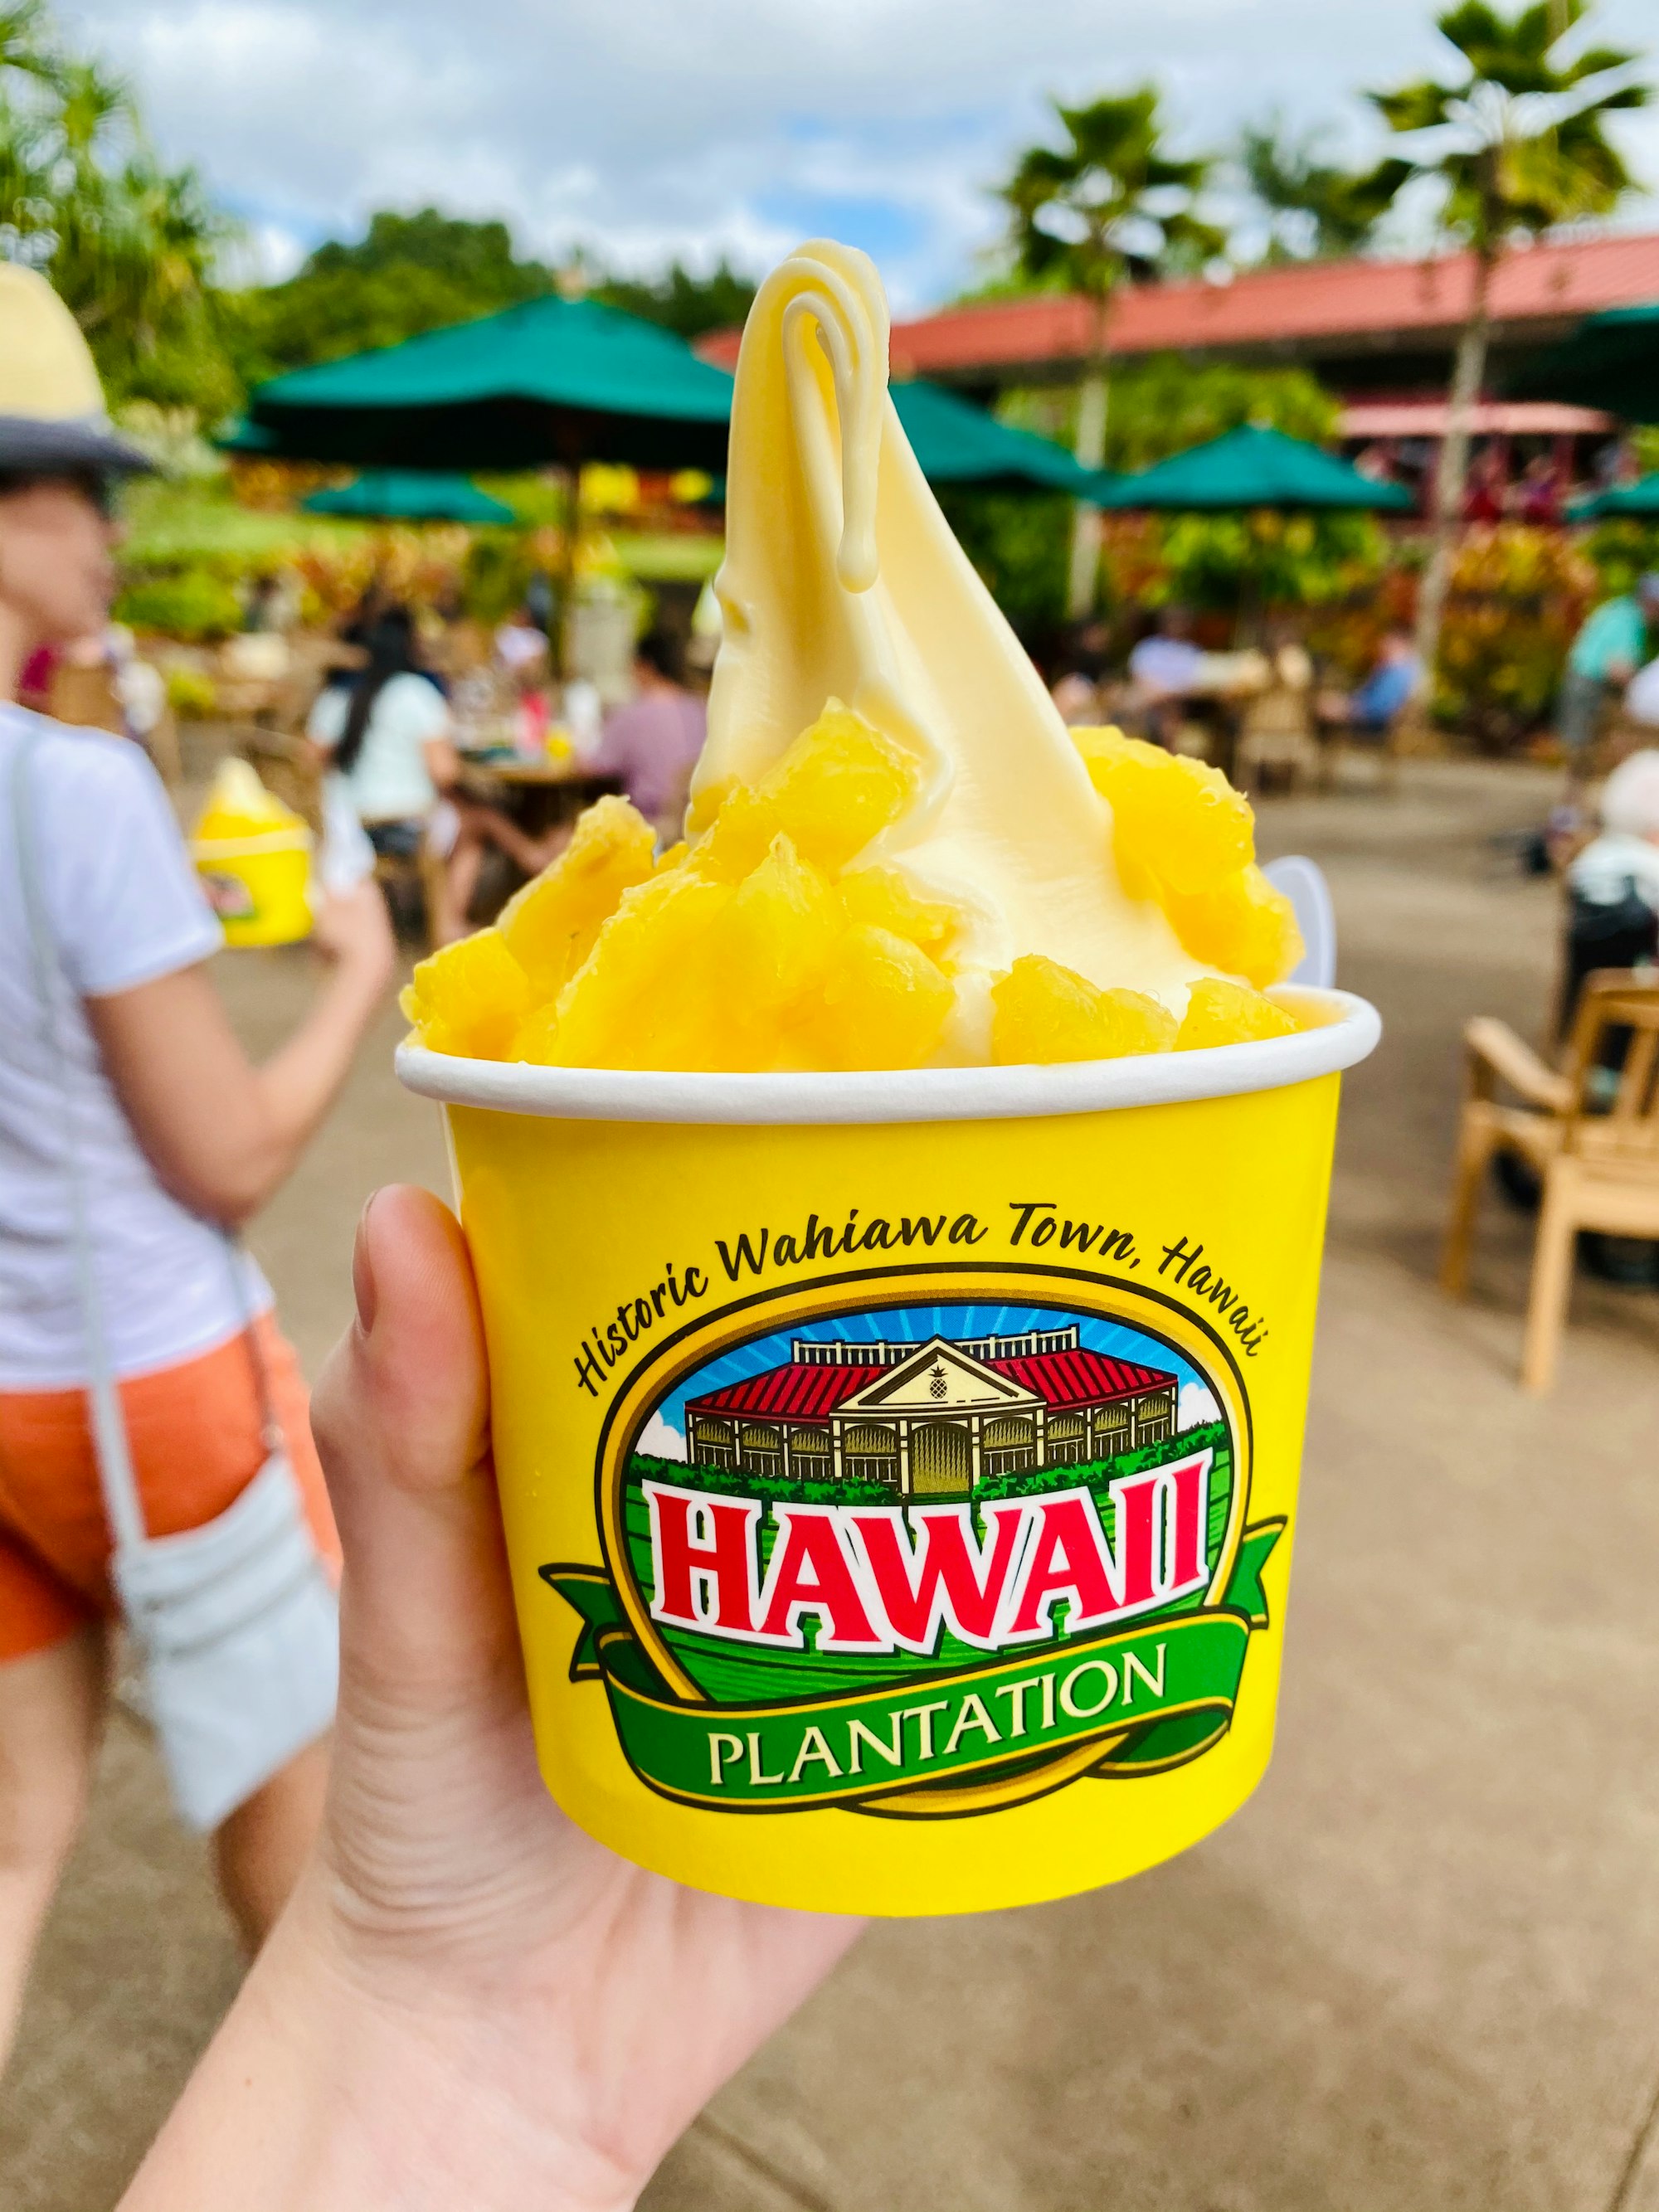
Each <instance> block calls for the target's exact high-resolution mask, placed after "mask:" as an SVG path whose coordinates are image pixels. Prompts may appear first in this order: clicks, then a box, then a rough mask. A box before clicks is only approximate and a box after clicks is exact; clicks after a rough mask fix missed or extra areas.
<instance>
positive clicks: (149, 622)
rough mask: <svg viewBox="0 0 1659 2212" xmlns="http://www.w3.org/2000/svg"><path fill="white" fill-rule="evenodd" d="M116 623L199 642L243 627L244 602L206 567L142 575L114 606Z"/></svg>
mask: <svg viewBox="0 0 1659 2212" xmlns="http://www.w3.org/2000/svg"><path fill="white" fill-rule="evenodd" d="M114 612H115V619H116V621H117V622H123V623H128V624H130V626H131V628H132V629H143V630H159V631H161V633H162V635H165V636H167V637H178V638H185V639H187V640H189V641H191V642H195V641H199V640H201V639H204V638H216V637H228V636H229V635H230V634H231V632H232V631H233V630H235V629H240V627H241V622H242V603H241V600H240V599H239V598H238V596H237V593H236V590H235V587H234V585H232V584H231V583H230V582H228V580H227V579H226V578H224V577H223V576H220V575H215V574H212V573H211V572H210V570H208V569H205V568H190V569H185V570H184V571H182V572H181V573H180V574H178V575H173V576H149V577H138V578H135V579H134V580H133V581H132V582H131V583H129V584H128V585H127V586H126V587H125V590H124V591H123V592H121V594H120V597H119V598H118V599H117V600H116V602H115V610H114Z"/></svg>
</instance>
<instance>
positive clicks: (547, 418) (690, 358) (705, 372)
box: [227, 295, 732, 473]
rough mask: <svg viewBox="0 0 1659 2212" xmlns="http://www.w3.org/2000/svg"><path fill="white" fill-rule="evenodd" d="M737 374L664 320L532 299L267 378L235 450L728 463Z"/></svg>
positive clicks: (525, 465) (503, 465) (296, 456)
mask: <svg viewBox="0 0 1659 2212" xmlns="http://www.w3.org/2000/svg"><path fill="white" fill-rule="evenodd" d="M731 405H732V380H731V378H730V377H729V376H728V375H727V374H726V372H725V371H724V369H719V368H712V367H711V366H710V365H709V363H708V362H704V361H699V360H698V358H697V356H696V354H694V353H693V352H692V350H691V349H690V346H688V345H687V344H685V343H684V341H683V340H682V339H679V338H677V337H674V336H673V334H672V333H671V331H665V330H659V328H658V327H657V325H655V324H654V323H647V322H642V321H641V319H639V317H638V316H636V315H625V314H623V313H620V311H619V310H617V308H615V307H600V306H599V305H598V304H597V303H596V302H595V301H591V300H562V299H559V298H557V297H556V296H554V295H549V296H548V297H546V298H544V299H539V300H528V301H525V302H524V303H523V304H522V305H521V306H520V307H508V308H507V309H506V310H505V311H504V312H503V313H501V314H498V315H486V316H484V317H483V319H481V320H479V321H477V322H471V323H458V324H455V325H452V326H451V327H450V328H449V329H447V330H441V331H428V332H426V334H425V335H424V336H422V337H416V338H409V339H406V340H405V341H404V343H403V344H402V345H396V346H388V347H386V348H384V349H381V350H380V351H378V352H375V353H364V354H356V355H354V356H352V357H351V358H350V359H349V360H346V361H333V362H325V363H323V364H322V365H321V366H320V367H319V368H301V369H295V371H294V372H293V374H290V375H288V376H279V377H277V378H276V379H275V380H273V381H272V382H270V383H269V384H262V385H261V386H259V387H258V390H257V391H256V392H254V393H253V395H252V399H251V400H250V402H249V405H248V421H247V423H246V426H245V428H243V430H242V431H241V433H240V435H236V434H233V435H232V437H231V438H230V439H229V440H228V441H227V442H228V444H229V445H230V447H231V449H232V450H233V451H240V452H250V451H251V452H262V453H272V454H276V455H278V456H280V457H281V458H283V459H290V460H313V461H350V462H355V463H356V464H357V465H360V466H362V467H365V468H377V467H378V468H404V469H441V470H455V469H468V470H472V469H481V470H489V471H498V472H502V473H505V472H507V471H513V470H517V469H530V468H539V467H543V466H544V465H547V464H548V463H550V462H564V463H566V464H568V465H577V464H580V462H582V461H590V460H592V461H624V462H631V463H633V464H634V465H635V466H637V467H641V468H697V467H702V468H709V469H719V468H723V467H724V466H725V465H726V418H727V416H728V415H729V413H730V411H731Z"/></svg>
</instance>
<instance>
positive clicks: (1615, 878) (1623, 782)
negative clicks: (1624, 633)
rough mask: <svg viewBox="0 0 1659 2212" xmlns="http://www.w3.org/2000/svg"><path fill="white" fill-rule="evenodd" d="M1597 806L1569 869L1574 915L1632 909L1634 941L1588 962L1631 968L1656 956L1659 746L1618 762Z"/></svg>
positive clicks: (1630, 913) (1568, 881) (1658, 891)
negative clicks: (1592, 830) (1596, 829)
mask: <svg viewBox="0 0 1659 2212" xmlns="http://www.w3.org/2000/svg"><path fill="white" fill-rule="evenodd" d="M1655 665H1659V663H1656V664H1655ZM1598 811H1599V813H1600V815H1601V830H1600V833H1599V834H1598V835H1597V836H1595V837H1593V838H1592V839H1591V840H1590V842H1589V844H1588V845H1586V846H1585V848H1584V849H1583V852H1582V853H1580V854H1578V856H1577V859H1576V860H1574V861H1573V863H1572V865H1571V867H1570V868H1569V869H1568V871H1567V888H1568V890H1569V891H1570V892H1571V895H1572V900H1573V905H1574V908H1575V921H1577V909H1578V908H1580V907H1585V908H1593V909H1595V910H1596V911H1597V912H1599V913H1600V914H1601V915H1602V916H1604V917H1605V916H1606V915H1607V914H1609V913H1610V912H1612V911H1613V909H1615V908H1617V909H1619V910H1620V911H1625V910H1626V909H1628V910H1629V917H1630V920H1631V937H1632V942H1631V944H1630V945H1629V946H1628V947H1627V948H1626V949H1625V951H1620V952H1619V954H1618V957H1608V958H1607V959H1600V960H1596V961H1595V962H1593V963H1590V964H1591V965H1594V966H1595V967H1600V968H1629V967H1632V966H1634V965H1635V964H1636V963H1637V962H1638V960H1641V959H1644V958H1646V959H1651V957H1653V952H1654V940H1655V927H1656V920H1659V748H1656V747H1654V746H1651V745H1649V746H1644V748H1643V750H1641V751H1640V752H1635V753H1631V754H1629V755H1627V757H1626V758H1625V759H1624V760H1622V761H1620V763H1619V765H1618V767H1617V768H1616V769H1614V770H1613V774H1612V775H1610V776H1609V777H1608V778H1607V781H1606V783H1604V784H1603V785H1602V787H1601V802H1600V805H1599V808H1598ZM1638 907H1640V908H1645V909H1646V919H1645V920H1644V919H1643V917H1642V916H1641V915H1638V914H1636V913H1635V908H1638ZM1575 934H1578V932H1577V930H1576V931H1575ZM1599 934H1600V935H1601V937H1603V938H1606V937H1607V935H1608V932H1607V929H1606V928H1605V927H1604V928H1603V929H1602V930H1601V932H1600V933H1599ZM1615 951H1618V948H1615ZM1626 954H1627V955H1628V957H1626ZM1581 972H1588V970H1587V969H1585V970H1583V971H1581ZM1575 995H1576V994H1575Z"/></svg>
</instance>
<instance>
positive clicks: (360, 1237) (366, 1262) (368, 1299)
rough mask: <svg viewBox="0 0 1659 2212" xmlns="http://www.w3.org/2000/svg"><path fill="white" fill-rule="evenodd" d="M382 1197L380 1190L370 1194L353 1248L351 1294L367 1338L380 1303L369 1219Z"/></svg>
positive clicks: (360, 1324) (360, 1325)
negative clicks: (372, 1256) (371, 1247)
mask: <svg viewBox="0 0 1659 2212" xmlns="http://www.w3.org/2000/svg"><path fill="white" fill-rule="evenodd" d="M379 1196H380V1192H379V1191H378V1190H377V1191H373V1192H371V1193H370V1194H369V1199H368V1204H367V1205H366V1206H364V1208H363V1210H362V1213H361V1214H360V1215H359V1216H358V1219H357V1234H356V1237H355V1238H354V1239H353V1242H352V1246H351V1294H352V1296H353V1297H355V1298H356V1301H357V1326H358V1328H360V1329H361V1330H362V1334H364V1335H365V1336H368V1334H370V1333H371V1332H372V1330H373V1329H374V1315H375V1311H376V1310H377V1308H378V1307H379V1305H380V1292H379V1291H378V1290H377V1289H376V1288H375V1284H374V1261H373V1260H372V1259H371V1258H370V1257H369V1249H368V1217H369V1215H370V1214H371V1213H373V1212H374V1201H375V1200H376V1199H378V1198H379Z"/></svg>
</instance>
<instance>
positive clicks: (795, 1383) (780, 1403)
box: [686, 1344, 1176, 1421]
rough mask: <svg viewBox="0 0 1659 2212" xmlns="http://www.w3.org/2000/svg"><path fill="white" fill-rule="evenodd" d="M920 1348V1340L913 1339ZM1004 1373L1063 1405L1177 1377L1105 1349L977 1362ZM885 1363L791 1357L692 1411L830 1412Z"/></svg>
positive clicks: (805, 1417)
mask: <svg viewBox="0 0 1659 2212" xmlns="http://www.w3.org/2000/svg"><path fill="white" fill-rule="evenodd" d="M913 1348H914V1349H915V1350H916V1351H920V1350H921V1345H920V1344H918V1345H916V1346H914V1347H913ZM977 1364H979V1365H980V1366H982V1367H988V1368H989V1369H990V1370H992V1372H993V1373H994V1374H997V1375H1003V1376H1007V1378H1008V1380H1009V1381H1010V1382H1012V1383H1018V1384H1019V1386H1020V1388H1021V1389H1024V1390H1029V1391H1030V1392H1031V1393H1032V1394H1033V1395H1035V1396H1036V1397H1039V1398H1041V1399H1042V1401H1043V1403H1044V1404H1045V1405H1047V1406H1050V1407H1054V1408H1056V1409H1057V1410H1060V1409H1064V1408H1065V1407H1071V1406H1100V1405H1106V1404H1109V1402H1110V1401H1111V1400H1113V1399H1114V1398H1133V1397H1138V1396H1139V1395H1140V1393H1141V1392H1142V1391H1143V1390H1156V1389H1160V1388H1164V1389H1167V1388H1169V1387H1170V1386H1171V1385H1172V1384H1173V1383H1175V1382H1176V1376H1173V1375H1170V1374H1166V1373H1165V1372H1164V1370H1163V1369H1162V1368H1158V1367H1142V1366H1139V1365H1138V1364H1136V1362H1135V1361H1133V1360H1132V1359H1113V1358H1109V1356H1108V1355H1107V1354H1106V1353H1105V1352H1090V1351H1087V1350H1085V1349H1083V1348H1079V1349H1078V1350H1076V1351H1072V1352H1031V1353H1029V1354H1027V1355H1026V1356H1025V1357H1024V1358H1018V1359H984V1360H981V1361H979V1362H978V1363H977ZM886 1372H887V1368H886V1367H885V1366H878V1365H876V1364H873V1363H871V1364H862V1365H859V1366H846V1367H840V1366H823V1367H820V1366H817V1365H813V1366H807V1365H805V1364H799V1363H797V1362H795V1361H793V1360H786V1361H785V1362H784V1364H782V1365H781V1366H779V1367H769V1368H767V1369H766V1370H764V1372H763V1373H762V1374H759V1375H748V1376H744V1379H743V1381H742V1382H741V1383H726V1385H725V1387H724V1388H723V1389H719V1390H710V1391H708V1392H707V1393H705V1394H704V1395H702V1396H701V1397H696V1398H688V1399H687V1401H686V1411H687V1413H746V1414H748V1415H750V1417H751V1418H757V1419H767V1418H773V1419H783V1420H793V1421H815V1420H816V1421H822V1420H827V1419H829V1415H830V1414H831V1413H834V1412H835V1410H836V1407H837V1406H839V1405H841V1404H842V1403H843V1401H845V1400H847V1399H848V1398H850V1397H851V1396H852V1395H853V1394H854V1391H857V1390H861V1389H864V1387H865V1386H866V1383H872V1382H873V1381H874V1380H875V1379H876V1377H877V1376H878V1375H883V1374H885V1373H886Z"/></svg>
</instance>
